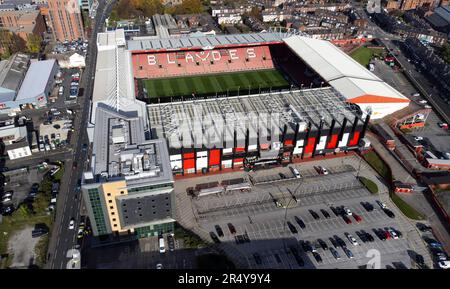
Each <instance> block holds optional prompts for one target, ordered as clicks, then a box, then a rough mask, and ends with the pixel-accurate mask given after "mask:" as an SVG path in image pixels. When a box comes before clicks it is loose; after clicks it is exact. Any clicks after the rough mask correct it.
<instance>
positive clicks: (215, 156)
mask: <svg viewBox="0 0 450 289" xmlns="http://www.w3.org/2000/svg"><path fill="white" fill-rule="evenodd" d="M219 164H220V150H210V151H209V166H215V165H219Z"/></svg>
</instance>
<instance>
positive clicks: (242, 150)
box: [234, 147, 245, 152]
mask: <svg viewBox="0 0 450 289" xmlns="http://www.w3.org/2000/svg"><path fill="white" fill-rule="evenodd" d="M234 151H235V152H245V148H244V147H238V148H235V150H234Z"/></svg>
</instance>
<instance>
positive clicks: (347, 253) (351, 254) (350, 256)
mask: <svg viewBox="0 0 450 289" xmlns="http://www.w3.org/2000/svg"><path fill="white" fill-rule="evenodd" d="M343 250H344V252H345V255H347V257H348V258H349V259H353V253H352V251H350V250H349V249H348V248H343Z"/></svg>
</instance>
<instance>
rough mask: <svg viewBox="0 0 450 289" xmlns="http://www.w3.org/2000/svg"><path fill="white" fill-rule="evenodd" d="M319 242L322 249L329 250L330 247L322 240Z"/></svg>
mask: <svg viewBox="0 0 450 289" xmlns="http://www.w3.org/2000/svg"><path fill="white" fill-rule="evenodd" d="M317 242H318V243H319V245H320V247H322V249H323V250H328V245H327V243H325V241H324V240H322V239H317Z"/></svg>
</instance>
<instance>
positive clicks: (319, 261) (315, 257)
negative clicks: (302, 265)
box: [313, 252, 322, 263]
mask: <svg viewBox="0 0 450 289" xmlns="http://www.w3.org/2000/svg"><path fill="white" fill-rule="evenodd" d="M313 256H314V259H316V261H317V263H322V257H321V256H320V254H319V253H317V252H313Z"/></svg>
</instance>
